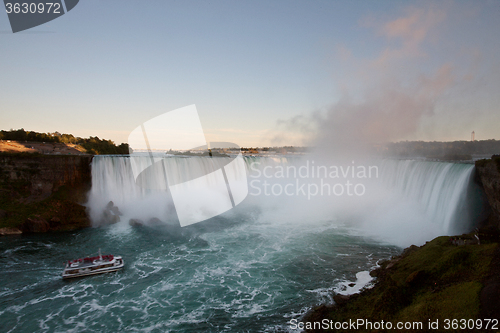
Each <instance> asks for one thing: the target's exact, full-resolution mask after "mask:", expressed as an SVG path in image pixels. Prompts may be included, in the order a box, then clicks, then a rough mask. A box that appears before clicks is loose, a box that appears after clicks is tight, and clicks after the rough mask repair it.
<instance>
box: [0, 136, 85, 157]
mask: <svg viewBox="0 0 500 333" xmlns="http://www.w3.org/2000/svg"><path fill="white" fill-rule="evenodd" d="M0 152H5V153H40V154H54V155H85V148H83V147H82V146H80V145H75V144H70V143H44V142H30V141H23V142H20V141H11V140H0Z"/></svg>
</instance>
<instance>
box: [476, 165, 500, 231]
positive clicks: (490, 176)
mask: <svg viewBox="0 0 500 333" xmlns="http://www.w3.org/2000/svg"><path fill="white" fill-rule="evenodd" d="M476 175H477V176H478V178H479V181H480V183H481V184H482V186H483V188H484V192H485V193H486V198H487V200H488V203H489V204H490V207H491V210H492V211H491V215H490V217H489V219H488V222H487V227H490V228H494V229H496V230H497V231H498V230H500V155H493V156H492V158H491V159H486V160H479V161H476Z"/></svg>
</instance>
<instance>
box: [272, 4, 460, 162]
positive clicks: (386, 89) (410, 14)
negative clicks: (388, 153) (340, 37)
mask: <svg viewBox="0 0 500 333" xmlns="http://www.w3.org/2000/svg"><path fill="white" fill-rule="evenodd" d="M446 20H447V14H446V11H445V10H444V9H443V8H438V7H436V6H434V5H429V6H424V7H422V8H416V7H409V8H406V9H404V10H403V12H402V14H401V15H400V16H398V17H396V18H392V19H388V20H385V21H381V20H378V19H377V18H376V17H374V16H371V17H369V18H367V19H365V20H363V21H362V22H361V24H362V26H364V27H366V28H368V29H369V30H370V32H371V34H372V38H373V39H374V40H375V41H382V44H381V46H382V47H381V48H378V50H379V51H378V53H375V54H374V55H373V56H372V57H369V58H366V57H363V56H359V55H358V56H357V57H356V55H355V54H353V52H352V51H351V50H350V49H349V48H348V47H346V46H345V45H340V46H339V47H338V48H337V50H338V52H337V56H338V61H337V64H338V63H340V64H341V66H338V65H337V66H338V67H342V69H343V71H344V72H343V75H342V76H340V75H339V76H338V77H337V82H338V86H339V91H340V95H341V97H340V99H339V100H338V101H337V102H335V103H333V104H332V105H330V106H328V107H325V108H324V109H323V110H322V111H316V112H314V113H312V114H310V115H300V116H295V117H292V118H290V119H288V120H280V121H279V122H278V123H277V126H276V127H277V134H276V135H275V136H274V139H275V142H285V141H286V140H287V139H288V140H290V138H292V139H297V138H299V139H300V140H301V141H302V142H305V143H306V144H308V145H313V146H316V147H318V148H320V149H321V150H322V151H331V152H333V153H342V154H347V153H349V154H350V153H353V152H358V153H363V152H364V151H366V149H367V148H368V147H372V146H373V145H375V144H383V143H386V142H389V141H397V140H401V139H404V138H407V137H408V136H411V135H412V134H413V133H416V132H417V131H418V129H419V126H420V124H421V122H422V119H426V118H429V117H432V116H433V115H434V113H435V112H436V109H437V106H438V105H439V103H440V101H441V99H442V98H443V97H445V96H446V94H447V93H448V91H449V90H450V89H452V88H453V87H454V86H455V85H456V84H457V81H458V77H462V76H461V75H459V74H458V72H459V70H458V69H457V68H456V67H455V66H454V65H453V64H452V63H441V64H439V65H437V66H436V64H435V63H434V64H433V66H432V65H427V66H422V68H420V67H419V66H420V65H422V64H425V60H426V59H427V58H428V56H427V52H426V50H430V51H431V52H432V50H433V49H432V48H429V47H428V44H430V45H433V44H435V43H436V42H437V41H438V36H439V33H438V32H439V29H440V28H441V27H442V26H443V25H445V24H446ZM423 68H425V70H423ZM288 142H290V141H288Z"/></svg>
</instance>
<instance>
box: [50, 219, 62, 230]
mask: <svg viewBox="0 0 500 333" xmlns="http://www.w3.org/2000/svg"><path fill="white" fill-rule="evenodd" d="M49 224H50V228H51V229H57V228H58V227H59V226H60V225H61V219H60V218H58V217H55V216H54V217H52V218H51V219H50V220H49Z"/></svg>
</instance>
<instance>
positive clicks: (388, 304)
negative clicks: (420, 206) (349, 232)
mask: <svg viewBox="0 0 500 333" xmlns="http://www.w3.org/2000/svg"><path fill="white" fill-rule="evenodd" d="M497 247H498V244H497V243H491V244H483V245H465V246H455V245H452V244H451V243H450V241H449V237H446V236H443V237H438V238H436V239H434V240H433V241H431V242H429V243H427V244H426V245H424V246H423V247H420V248H418V249H416V250H413V251H410V253H407V254H405V255H403V256H402V257H399V258H395V259H393V260H391V261H388V262H385V263H383V264H382V265H381V266H382V267H381V268H379V269H377V270H376V271H374V272H373V275H375V276H377V277H378V279H379V282H378V283H377V285H376V286H375V287H374V288H373V289H371V290H367V291H365V292H363V293H362V294H359V295H354V296H352V297H351V299H349V301H347V302H346V303H344V304H342V305H340V306H334V307H325V306H321V307H318V308H317V309H315V311H313V312H312V313H311V314H309V315H308V316H306V318H305V319H304V321H321V320H322V319H323V318H328V319H330V320H334V321H349V319H351V320H355V319H357V318H363V319H368V320H371V321H380V320H384V321H391V322H392V323H396V322H399V321H402V322H409V321H411V322H414V321H421V322H423V323H424V325H425V324H426V323H428V320H429V319H431V320H433V321H434V320H436V319H439V320H440V322H441V323H442V322H443V320H444V319H469V318H472V319H475V318H478V315H479V310H480V301H479V293H480V291H481V289H482V286H483V285H482V281H483V280H484V279H485V278H486V276H487V275H488V273H489V270H490V262H491V259H492V257H493V253H494V251H495V249H496V248H497ZM441 328H442V327H441ZM451 331H453V330H446V332H451Z"/></svg>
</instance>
